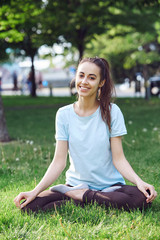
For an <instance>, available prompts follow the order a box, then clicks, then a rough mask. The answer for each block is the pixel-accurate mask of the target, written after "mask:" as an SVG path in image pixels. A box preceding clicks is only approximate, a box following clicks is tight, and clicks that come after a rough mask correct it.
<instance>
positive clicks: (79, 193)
mask: <svg viewBox="0 0 160 240" xmlns="http://www.w3.org/2000/svg"><path fill="white" fill-rule="evenodd" d="M87 190H88V188H84V189H77V190H72V191H68V192H66V193H65V195H66V196H68V197H70V198H73V199H74V200H79V201H81V202H82V201H83V195H84V193H85V192H86V191H87Z"/></svg>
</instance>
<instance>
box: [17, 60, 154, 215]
mask: <svg viewBox="0 0 160 240" xmlns="http://www.w3.org/2000/svg"><path fill="white" fill-rule="evenodd" d="M76 88H77V93H78V101H77V102H75V103H73V104H70V105H67V106H65V107H62V108H60V109H59V110H58V111H57V114H56V136H55V137H56V149H55V154H54V159H53V161H52V163H51V164H50V166H49V168H48V170H47V172H46V174H45V175H44V177H43V178H42V180H41V181H40V183H39V184H38V185H37V186H36V187H35V188H34V189H33V190H32V191H30V192H22V193H20V194H19V195H18V196H17V197H16V198H15V200H14V201H15V204H16V206H17V207H20V208H22V209H23V210H24V211H25V210H27V211H30V210H32V211H38V210H39V209H41V210H43V211H45V210H48V209H53V208H54V206H56V205H57V206H59V205H62V204H64V203H66V202H68V201H71V200H73V201H74V202H75V204H80V205H83V206H84V204H92V203H94V202H97V203H98V204H99V205H105V206H106V207H113V208H119V209H125V210H130V209H140V210H142V209H143V208H147V207H148V206H150V203H151V202H152V201H153V200H154V199H155V197H156V195H157V193H156V191H155V189H154V187H153V186H152V185H150V184H148V183H146V182H144V181H143V180H142V179H141V178H140V177H139V176H138V175H137V174H136V173H135V172H134V170H133V169H132V167H131V166H130V164H129V163H128V161H127V160H126V158H125V155H124V153H123V148H122V142H121V136H123V135H125V134H126V133H127V130H126V126H125V122H124V118H123V114H122V112H121V110H120V109H119V107H118V106H117V105H116V104H113V103H111V95H112V92H113V89H114V87H113V82H112V79H111V77H110V70H109V64H108V62H107V61H106V60H105V59H103V58H98V57H95V58H85V59H83V60H82V61H81V62H80V63H79V66H78V69H77V73H76ZM68 152H69V158H70V167H69V169H68V170H67V172H66V184H65V185H63V184H60V185H57V186H52V187H51V188H50V190H45V189H46V188H48V187H49V186H50V185H51V184H52V183H53V182H54V181H55V180H56V179H57V178H58V177H59V176H60V174H61V173H62V171H63V169H64V168H65V166H66V159H67V154H68ZM124 178H126V179H127V180H129V181H130V182H132V183H133V184H135V185H136V186H129V185H126V184H125V180H124ZM44 190H45V191H44ZM22 200H25V201H24V202H23V203H22V204H21V201H22Z"/></svg>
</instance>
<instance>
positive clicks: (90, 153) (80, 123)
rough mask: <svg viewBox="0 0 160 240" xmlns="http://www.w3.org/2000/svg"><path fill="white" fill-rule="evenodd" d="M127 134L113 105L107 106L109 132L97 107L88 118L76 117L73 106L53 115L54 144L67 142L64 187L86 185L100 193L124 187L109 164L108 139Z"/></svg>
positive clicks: (115, 106) (116, 172)
mask: <svg viewBox="0 0 160 240" xmlns="http://www.w3.org/2000/svg"><path fill="white" fill-rule="evenodd" d="M124 134H127V131H126V127H125V123H124V118H123V114H122V112H121V110H120V109H119V107H118V106H117V105H116V104H111V132H109V128H108V125H107V124H106V123H105V122H104V121H103V120H102V117H101V111H100V107H98V109H97V110H96V112H94V113H93V114H92V115H90V116H87V117H80V116H78V115H77V114H76V113H75V111H74V106H73V104H70V105H67V106H65V107H62V108H60V109H59V110H58V111H57V114H56V140H64V141H68V146H69V159H70V167H69V169H68V171H67V172H66V183H67V184H70V185H71V186H76V185H78V184H81V183H86V184H88V186H89V187H90V189H96V190H102V189H104V188H106V187H110V186H111V185H113V184H116V183H122V184H125V181H124V179H123V177H122V175H121V174H120V173H119V172H118V171H117V169H116V168H115V167H114V165H113V162H112V153H111V147H110V138H111V137H117V136H122V135H124Z"/></svg>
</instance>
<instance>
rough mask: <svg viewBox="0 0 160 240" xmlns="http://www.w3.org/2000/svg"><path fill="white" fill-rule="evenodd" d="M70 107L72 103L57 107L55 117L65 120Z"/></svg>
mask: <svg viewBox="0 0 160 240" xmlns="http://www.w3.org/2000/svg"><path fill="white" fill-rule="evenodd" d="M72 108H73V104H69V105H66V106H64V107H61V108H59V109H58V111H57V113H56V118H57V119H62V120H65V119H66V118H68V117H69V115H70V112H71V109H72Z"/></svg>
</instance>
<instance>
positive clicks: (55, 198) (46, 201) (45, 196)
mask: <svg viewBox="0 0 160 240" xmlns="http://www.w3.org/2000/svg"><path fill="white" fill-rule="evenodd" d="M69 200H70V198H69V197H67V196H66V195H64V194H62V193H59V192H51V191H50V190H46V191H43V192H41V193H40V194H39V195H38V196H37V197H36V198H35V199H34V200H33V201H32V202H30V203H29V204H28V205H27V206H26V207H24V208H23V209H22V210H23V211H27V212H29V211H32V212H37V211H38V210H42V211H46V210H47V209H48V208H47V205H48V207H49V209H51V205H52V207H54V202H55V203H56V202H57V203H58V202H59V204H60V202H61V203H65V201H69ZM51 203H52V204H51Z"/></svg>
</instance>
